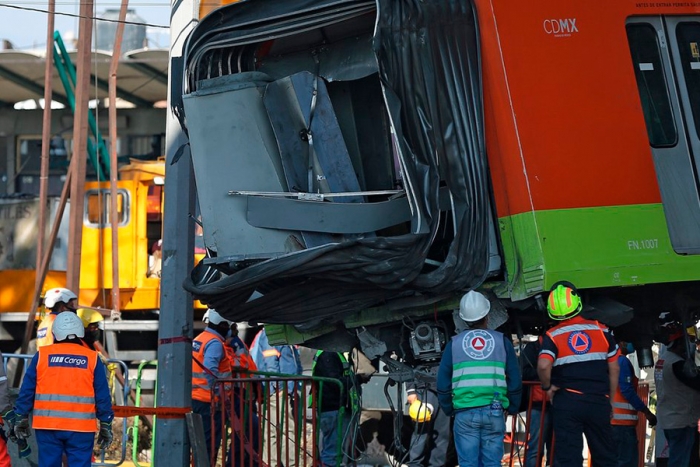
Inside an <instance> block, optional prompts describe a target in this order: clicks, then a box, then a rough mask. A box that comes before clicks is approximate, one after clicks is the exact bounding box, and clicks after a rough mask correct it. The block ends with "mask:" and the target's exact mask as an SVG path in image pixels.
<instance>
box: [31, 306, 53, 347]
mask: <svg viewBox="0 0 700 467" xmlns="http://www.w3.org/2000/svg"><path fill="white" fill-rule="evenodd" d="M56 316H58V315H54V314H53V313H50V314H48V315H46V316H44V319H42V320H41V323H39V327H38V328H37V330H36V346H37V348H39V347H46V346H47V345H51V344H53V332H52V329H53V322H54V320H55V319H56Z"/></svg>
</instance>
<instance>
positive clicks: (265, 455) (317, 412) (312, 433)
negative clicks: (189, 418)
mask: <svg viewBox="0 0 700 467" xmlns="http://www.w3.org/2000/svg"><path fill="white" fill-rule="evenodd" d="M235 376H238V377H236V378H228V379H218V380H216V381H215V383H214V385H213V386H212V402H211V418H210V420H208V421H207V420H205V421H204V423H210V427H211V432H212V433H216V431H217V428H219V429H220V430H221V431H220V432H221V433H222V443H221V445H222V449H221V456H220V460H221V463H222V465H234V466H237V467H242V466H246V467H262V466H267V465H277V463H278V462H281V463H283V464H284V465H294V466H299V467H316V466H321V465H322V463H321V460H320V458H319V457H320V447H321V445H320V434H321V429H320V423H321V419H320V417H321V407H322V403H323V400H322V399H323V394H324V389H323V388H324V386H325V385H334V386H337V390H338V394H340V400H341V401H343V400H345V388H344V386H343V383H342V382H341V381H340V380H337V379H333V378H320V377H309V376H294V375H283V374H278V373H265V372H245V373H239V374H235ZM217 411H218V412H220V413H221V414H222V415H223V416H222V417H221V419H220V420H217V418H218V415H216V413H217ZM345 416H346V414H345V411H344V410H343V409H341V410H339V411H338V419H337V426H336V435H337V437H338V442H337V444H336V452H335V463H334V465H341V463H342V460H343V456H344V454H345V453H346V446H344V440H345V437H344V436H343V435H344V430H343V427H344V423H345V418H346V417H345ZM217 422H218V423H220V426H219V427H217V426H216V423H217ZM229 429H230V433H231V435H230V439H229V435H228V431H229ZM211 438H212V439H211V443H210V449H211V453H212V455H211V459H210V462H211V465H216V461H217V459H216V458H217V450H218V449H217V448H218V446H217V445H216V440H215V437H214V436H212V437H211Z"/></svg>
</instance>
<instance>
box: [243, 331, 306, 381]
mask: <svg viewBox="0 0 700 467" xmlns="http://www.w3.org/2000/svg"><path fill="white" fill-rule="evenodd" d="M270 350H274V351H276V352H268V351H270ZM250 354H251V357H252V358H253V361H254V362H255V365H256V366H257V367H258V370H260V371H264V372H267V373H283V374H286V375H302V374H303V373H304V368H303V367H302V366H301V357H300V356H299V350H298V349H297V348H296V347H294V346H293V345H275V346H272V345H270V341H269V340H268V338H267V333H266V332H265V328H263V330H262V331H260V332H259V333H258V336H257V338H256V339H255V344H254V345H253V348H251V349H250ZM271 386H272V388H273V389H275V388H276V386H277V385H276V384H275V383H274V382H273V383H272V384H271ZM287 387H288V390H289V392H290V393H292V392H293V391H294V383H293V382H292V381H290V382H289V383H288V386H287Z"/></svg>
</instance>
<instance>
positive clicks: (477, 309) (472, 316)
mask: <svg viewBox="0 0 700 467" xmlns="http://www.w3.org/2000/svg"><path fill="white" fill-rule="evenodd" d="M489 310H491V302H489V300H488V299H487V298H486V297H484V296H483V295H482V294H480V293H479V292H475V291H474V290H472V291H470V292H468V293H466V294H464V296H463V297H462V300H460V302H459V317H460V318H462V319H463V320H464V321H466V322H468V323H473V322H474V321H479V320H480V319H481V318H483V317H484V316H486V315H488V314H489Z"/></svg>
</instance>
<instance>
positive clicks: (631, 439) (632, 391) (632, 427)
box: [610, 339, 656, 467]
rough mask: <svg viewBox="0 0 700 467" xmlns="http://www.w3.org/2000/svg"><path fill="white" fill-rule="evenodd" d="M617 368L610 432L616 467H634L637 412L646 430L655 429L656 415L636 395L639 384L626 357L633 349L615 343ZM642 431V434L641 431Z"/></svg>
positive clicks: (636, 446) (636, 454)
mask: <svg viewBox="0 0 700 467" xmlns="http://www.w3.org/2000/svg"><path fill="white" fill-rule="evenodd" d="M617 345H618V347H619V348H620V356H619V357H618V359H617V363H618V365H619V366H620V376H619V378H618V384H617V391H615V397H614V399H613V416H612V420H611V422H610V423H611V424H612V431H613V435H614V437H615V444H617V465H618V467H637V465H638V464H639V442H638V440H637V421H638V420H639V416H638V415H637V412H641V413H643V414H644V416H645V417H646V419H647V420H648V421H649V425H650V426H654V425H656V415H654V414H653V413H651V410H649V407H647V406H646V404H644V402H642V399H640V398H639V396H638V395H637V388H638V386H639V380H638V378H637V376H636V375H635V374H634V367H633V366H632V362H630V360H629V358H627V355H629V354H631V353H634V345H633V344H632V343H631V342H627V341H625V340H622V339H618V341H617ZM645 431H646V430H645Z"/></svg>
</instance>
